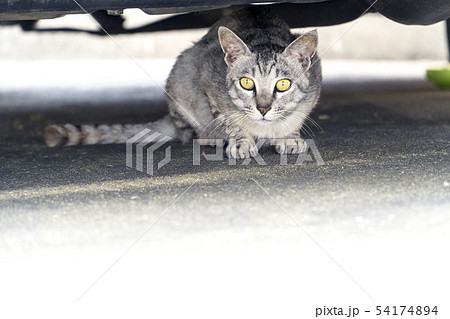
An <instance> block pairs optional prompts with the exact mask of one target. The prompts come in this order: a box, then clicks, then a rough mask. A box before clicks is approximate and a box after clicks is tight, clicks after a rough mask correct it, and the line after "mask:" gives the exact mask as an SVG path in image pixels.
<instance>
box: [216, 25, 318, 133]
mask: <svg viewBox="0 0 450 319" xmlns="http://www.w3.org/2000/svg"><path fill="white" fill-rule="evenodd" d="M225 29H226V28H224V29H222V27H221V28H220V29H219V39H220V42H221V45H222V49H223V50H224V52H225V61H226V63H227V65H228V73H227V89H228V93H229V95H230V98H231V101H232V102H233V104H234V106H235V107H236V110H237V111H239V112H240V113H243V114H245V116H246V117H247V118H248V119H249V120H251V121H252V123H253V124H254V125H255V126H257V127H259V126H265V127H267V128H270V127H271V126H280V125H281V126H283V125H288V126H292V125H294V123H297V124H298V123H299V124H300V125H301V124H302V122H303V120H304V118H305V117H306V116H307V115H308V114H309V112H310V111H311V106H310V105H309V104H308V105H302V100H303V99H304V98H305V95H307V94H308V92H307V88H308V86H309V72H308V69H309V67H310V64H311V57H312V55H313V54H314V53H315V49H316V46H317V34H316V33H315V32H310V33H308V34H306V35H303V36H302V37H299V38H297V39H296V40H295V41H294V42H292V43H291V45H289V46H288V47H287V48H286V49H285V50H284V51H283V52H282V53H276V52H269V51H266V52H251V51H250V50H249V49H248V47H247V46H246V45H245V43H244V42H242V40H240V39H239V38H238V37H237V36H236V35H235V34H234V33H233V32H231V31H230V30H229V29H226V30H225ZM286 129H288V128H286ZM289 129H290V127H289Z"/></svg>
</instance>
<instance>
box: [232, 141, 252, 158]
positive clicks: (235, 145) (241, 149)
mask: <svg viewBox="0 0 450 319" xmlns="http://www.w3.org/2000/svg"><path fill="white" fill-rule="evenodd" d="M226 153H227V156H228V158H239V159H240V158H249V157H255V156H256V155H258V147H257V146H256V144H255V142H254V141H250V140H247V139H240V140H233V139H230V140H229V142H228V146H227V149H226Z"/></svg>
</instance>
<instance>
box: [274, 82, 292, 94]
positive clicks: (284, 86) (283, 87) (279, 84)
mask: <svg viewBox="0 0 450 319" xmlns="http://www.w3.org/2000/svg"><path fill="white" fill-rule="evenodd" d="M275 87H276V88H277V91H279V92H284V91H286V90H287V89H289V88H290V87H291V81H289V80H288V79H283V80H280V81H278V82H277V84H276V85H275Z"/></svg>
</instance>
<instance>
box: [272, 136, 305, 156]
mask: <svg viewBox="0 0 450 319" xmlns="http://www.w3.org/2000/svg"><path fill="white" fill-rule="evenodd" d="M307 149H308V145H307V144H306V142H305V141H304V140H303V139H301V138H300V137H292V138H283V139H279V140H277V141H276V145H275V150H276V151H277V153H278V154H299V153H303V152H306V151H307Z"/></svg>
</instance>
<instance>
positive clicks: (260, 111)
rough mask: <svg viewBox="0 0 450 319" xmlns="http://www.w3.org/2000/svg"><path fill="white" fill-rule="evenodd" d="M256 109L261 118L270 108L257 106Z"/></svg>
mask: <svg viewBox="0 0 450 319" xmlns="http://www.w3.org/2000/svg"><path fill="white" fill-rule="evenodd" d="M256 108H257V109H258V111H259V113H261V114H262V116H264V115H266V113H267V112H269V110H270V106H258V107H256Z"/></svg>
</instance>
